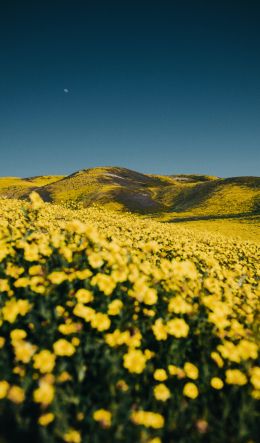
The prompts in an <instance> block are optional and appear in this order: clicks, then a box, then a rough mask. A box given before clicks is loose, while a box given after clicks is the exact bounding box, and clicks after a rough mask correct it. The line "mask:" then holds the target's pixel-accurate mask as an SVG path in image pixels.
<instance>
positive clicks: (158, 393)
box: [153, 383, 171, 401]
mask: <svg viewBox="0 0 260 443" xmlns="http://www.w3.org/2000/svg"><path fill="white" fill-rule="evenodd" d="M153 392H154V396H155V398H156V400H161V401H166V400H168V399H169V398H170V396H171V393H170V391H169V389H168V388H167V386H166V385H165V384H164V383H160V384H159V385H157V386H155V387H154V389H153Z"/></svg>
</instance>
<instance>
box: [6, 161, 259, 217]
mask: <svg viewBox="0 0 260 443" xmlns="http://www.w3.org/2000/svg"><path fill="white" fill-rule="evenodd" d="M32 190H36V191H37V192H38V193H39V194H40V195H41V196H42V198H43V199H44V200H45V201H48V202H54V203H66V204H70V203H73V204H79V203H80V204H82V205H83V206H90V205H93V204H95V205H102V206H106V207H109V208H111V209H117V210H121V211H131V212H137V213H140V214H147V213H149V214H154V215H155V216H156V215H157V216H160V215H164V217H166V219H168V220H170V219H172V220H178V219H192V218H196V219H197V218H211V217H213V216H214V217H239V216H241V215H243V216H253V215H256V214H259V209H260V178H259V177H232V178H225V179H223V178H219V177H214V176H207V175H196V174H191V175H187V174H181V175H168V176H163V175H155V174H141V173H139V172H135V171H131V170H129V169H126V168H119V167H100V168H93V169H82V170H80V171H77V172H74V173H73V174H71V175H68V176H42V177H30V178H17V177H4V178H0V197H5V198H18V199H27V198H28V196H29V194H30V192H31V191H32Z"/></svg>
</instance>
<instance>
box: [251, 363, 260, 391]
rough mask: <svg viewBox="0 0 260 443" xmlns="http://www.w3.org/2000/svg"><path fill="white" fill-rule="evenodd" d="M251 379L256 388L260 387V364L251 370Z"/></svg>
mask: <svg viewBox="0 0 260 443" xmlns="http://www.w3.org/2000/svg"><path fill="white" fill-rule="evenodd" d="M250 375H251V377H250V381H251V383H252V385H253V386H254V388H255V389H260V366H254V367H253V368H252V369H251V371H250Z"/></svg>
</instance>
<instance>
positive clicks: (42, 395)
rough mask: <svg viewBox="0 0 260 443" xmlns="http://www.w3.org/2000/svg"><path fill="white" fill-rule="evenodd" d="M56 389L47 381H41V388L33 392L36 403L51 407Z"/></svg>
mask: <svg viewBox="0 0 260 443" xmlns="http://www.w3.org/2000/svg"><path fill="white" fill-rule="evenodd" d="M54 393H55V390H54V387H53V386H52V384H50V383H47V382H46V381H40V384H39V387H38V388H37V389H35V390H34V392H33V399H34V401H35V402H36V403H41V404H42V405H49V404H50V403H51V402H52V400H53V398H54Z"/></svg>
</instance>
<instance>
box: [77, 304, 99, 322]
mask: <svg viewBox="0 0 260 443" xmlns="http://www.w3.org/2000/svg"><path fill="white" fill-rule="evenodd" d="M73 314H74V315H76V316H77V317H80V318H83V319H84V320H85V321H91V320H92V319H93V318H94V315H95V311H94V309H93V308H90V307H89V306H84V305H83V304H82V303H77V304H76V306H75V308H74V310H73Z"/></svg>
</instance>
